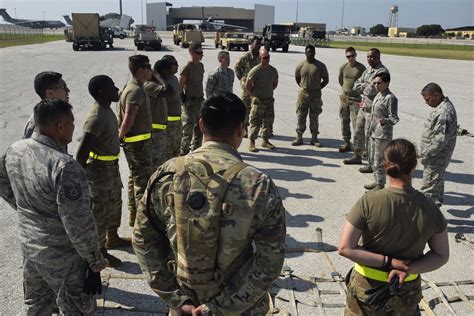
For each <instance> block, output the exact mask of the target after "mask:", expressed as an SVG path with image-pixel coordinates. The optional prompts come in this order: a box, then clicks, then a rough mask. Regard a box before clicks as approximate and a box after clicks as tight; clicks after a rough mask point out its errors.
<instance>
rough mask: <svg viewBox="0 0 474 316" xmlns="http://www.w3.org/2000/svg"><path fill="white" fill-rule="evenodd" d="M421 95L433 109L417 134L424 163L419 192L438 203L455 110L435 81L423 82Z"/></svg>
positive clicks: (453, 134) (450, 148) (451, 144)
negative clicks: (419, 135) (424, 84)
mask: <svg viewBox="0 0 474 316" xmlns="http://www.w3.org/2000/svg"><path fill="white" fill-rule="evenodd" d="M421 95H422V96H423V98H424V99H425V102H426V104H427V105H428V106H430V107H432V108H433V111H432V112H431V114H430V116H429V118H428V120H427V121H426V123H425V127H424V130H423V133H422V135H421V159H422V160H421V163H422V164H423V166H424V169H423V184H422V186H421V191H423V193H425V194H426V195H427V196H429V197H431V198H432V199H433V200H434V201H435V203H436V204H437V205H438V206H441V205H442V204H443V195H444V174H445V172H446V168H447V167H448V165H449V162H450V161H451V157H452V155H453V151H454V147H455V146H456V137H457V134H456V130H457V116H456V110H455V109H454V106H453V104H452V103H451V101H450V100H449V99H448V98H447V97H445V96H444V94H443V91H442V90H441V87H440V86H439V85H437V84H436V83H429V84H427V85H426V86H425V87H424V88H423V90H422V92H421Z"/></svg>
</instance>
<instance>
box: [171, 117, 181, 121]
mask: <svg viewBox="0 0 474 316" xmlns="http://www.w3.org/2000/svg"><path fill="white" fill-rule="evenodd" d="M168 121H169V122H176V121H181V116H168Z"/></svg>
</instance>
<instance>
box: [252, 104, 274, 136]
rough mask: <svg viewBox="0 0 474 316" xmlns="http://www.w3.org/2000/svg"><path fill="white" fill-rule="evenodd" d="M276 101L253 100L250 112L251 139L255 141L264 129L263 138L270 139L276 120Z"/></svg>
mask: <svg viewBox="0 0 474 316" xmlns="http://www.w3.org/2000/svg"><path fill="white" fill-rule="evenodd" d="M274 103H275V99H274V98H273V97H271V98H257V97H253V98H252V110H250V129H249V139H250V140H252V141H255V140H256V139H257V137H258V133H259V131H260V126H261V127H262V138H263V139H267V140H268V139H269V138H270V137H271V133H272V130H273V121H274V120H275V108H274Z"/></svg>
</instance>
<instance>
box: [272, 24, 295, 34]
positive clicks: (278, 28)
mask: <svg viewBox="0 0 474 316" xmlns="http://www.w3.org/2000/svg"><path fill="white" fill-rule="evenodd" d="M272 33H285V34H289V33H291V31H290V27H289V26H288V25H277V24H274V25H272Z"/></svg>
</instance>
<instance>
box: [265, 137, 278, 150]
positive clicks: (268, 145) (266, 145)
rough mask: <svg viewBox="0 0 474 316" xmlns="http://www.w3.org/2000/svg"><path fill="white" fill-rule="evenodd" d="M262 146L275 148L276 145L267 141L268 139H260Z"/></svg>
mask: <svg viewBox="0 0 474 316" xmlns="http://www.w3.org/2000/svg"><path fill="white" fill-rule="evenodd" d="M262 147H263V148H267V149H275V148H276V147H275V146H274V145H273V144H272V143H270V142H269V141H268V139H265V138H264V139H263V141H262Z"/></svg>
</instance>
